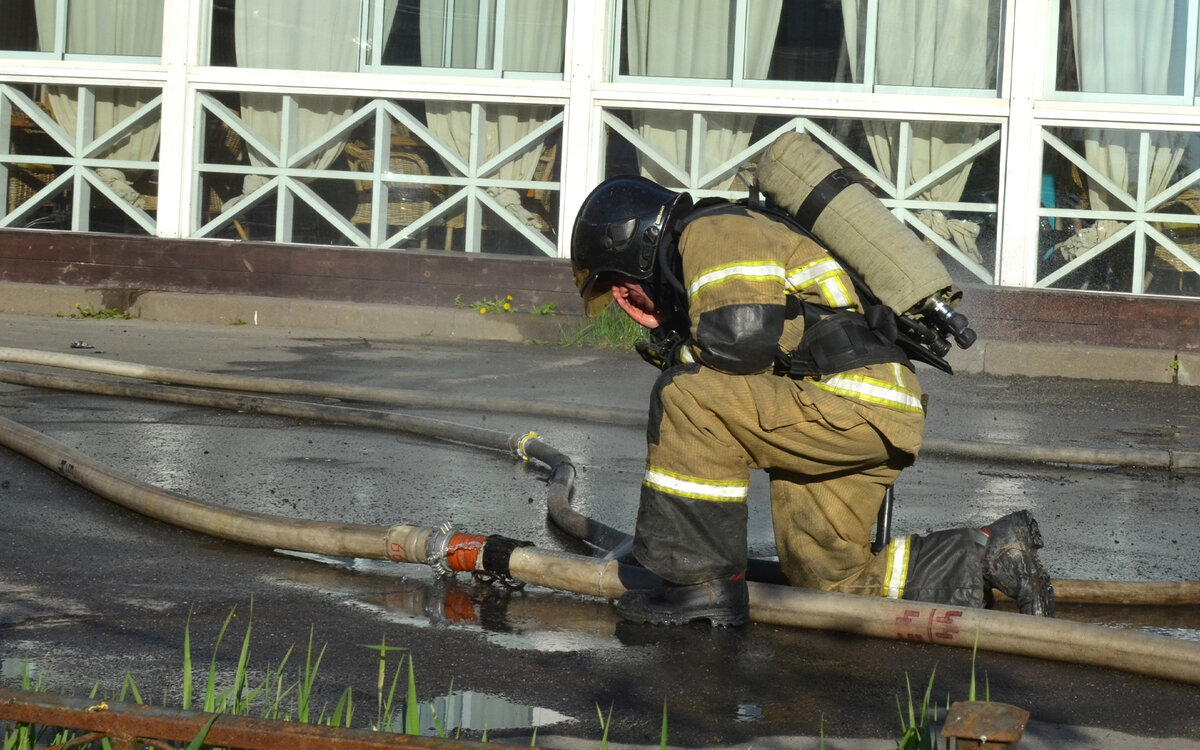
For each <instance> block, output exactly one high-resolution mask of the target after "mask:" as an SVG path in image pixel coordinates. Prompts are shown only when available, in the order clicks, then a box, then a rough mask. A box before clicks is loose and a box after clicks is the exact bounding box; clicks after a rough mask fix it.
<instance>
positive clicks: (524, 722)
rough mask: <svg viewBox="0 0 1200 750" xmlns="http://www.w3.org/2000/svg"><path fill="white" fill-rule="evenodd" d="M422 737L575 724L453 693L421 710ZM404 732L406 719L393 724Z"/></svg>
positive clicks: (556, 715)
mask: <svg viewBox="0 0 1200 750" xmlns="http://www.w3.org/2000/svg"><path fill="white" fill-rule="evenodd" d="M419 712H420V718H421V734H423V735H426V736H448V737H452V736H453V735H454V732H456V731H458V730H463V731H473V732H486V731H493V730H501V729H533V728H535V727H546V726H550V725H551V724H559V723H561V722H564V721H572V719H571V717H569V716H565V715H563V714H560V713H558V712H557V711H551V710H550V709H548V708H538V707H536V706H519V705H517V704H515V703H510V702H509V701H506V700H504V699H503V698H497V697H496V696H493V695H484V694H483V693H474V692H470V691H467V692H463V693H454V694H453V695H447V696H444V697H441V698H434V699H433V700H431V701H429V702H428V703H422V704H421V706H420V709H419ZM392 730H393V731H395V732H400V733H403V732H404V717H403V716H400V717H398V718H397V719H396V720H395V721H394V722H393V723H392Z"/></svg>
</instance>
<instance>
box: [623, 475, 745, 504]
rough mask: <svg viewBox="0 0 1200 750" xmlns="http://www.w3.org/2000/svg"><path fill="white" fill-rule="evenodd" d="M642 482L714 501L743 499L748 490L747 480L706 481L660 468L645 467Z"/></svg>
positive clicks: (655, 487) (684, 495) (668, 490)
mask: <svg viewBox="0 0 1200 750" xmlns="http://www.w3.org/2000/svg"><path fill="white" fill-rule="evenodd" d="M642 483H643V484H645V485H647V486H648V487H650V488H652V489H656V490H659V491H661V492H665V493H667V494H670V495H676V496H679V497H689V498H692V499H694V500H712V501H716V502H738V501H741V500H745V499H746V496H747V495H748V494H749V492H750V483H749V482H748V481H732V482H722V481H707V480H704V479H697V478H695V477H686V478H685V477H682V476H680V475H678V474H672V473H670V472H666V471H663V470H661V469H654V468H649V469H646V476H645V478H643V479H642Z"/></svg>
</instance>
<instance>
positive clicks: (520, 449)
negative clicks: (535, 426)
mask: <svg viewBox="0 0 1200 750" xmlns="http://www.w3.org/2000/svg"><path fill="white" fill-rule="evenodd" d="M538 437H539V435H538V434H537V433H536V432H527V433H525V434H524V435H522V436H521V438H520V439H519V440H517V447H516V451H515V452H516V454H517V455H518V456H520V457H521V459H522V460H523V461H528V460H529V458H530V456H529V454H528V453H527V452H526V451H525V446H526V445H528V444H529V441H530V440H537V439H538Z"/></svg>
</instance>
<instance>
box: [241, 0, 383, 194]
mask: <svg viewBox="0 0 1200 750" xmlns="http://www.w3.org/2000/svg"><path fill="white" fill-rule="evenodd" d="M360 7H361V2H360V0H237V4H236V5H235V6H234V19H233V20H234V50H235V54H236V55H237V64H238V67H242V68H282V69H293V70H321V71H343V72H352V71H355V70H357V69H358V59H359V49H360V46H359V23H360ZM239 98H240V102H241V118H242V120H243V121H245V123H246V124H247V125H248V126H250V128H251V129H252V130H253V131H254V132H255V133H257V134H258V136H259V137H260V138H262V139H263V140H264V141H265V142H267V143H268V144H269V145H271V146H272V147H274V148H279V145H280V134H281V130H282V127H283V99H282V97H281V96H280V95H279V94H271V93H259V92H243V93H242V94H240V97H239ZM296 101H297V108H298V112H297V116H296V120H295V122H294V123H293V125H294V136H293V138H294V143H293V144H292V151H293V152H294V151H296V150H299V149H303V148H304V147H306V146H307V145H309V144H311V143H313V142H314V141H316V140H318V139H320V138H322V137H323V136H324V135H325V134H326V133H328V132H329V131H330V130H333V129H334V128H335V127H337V126H338V125H339V124H341V123H342V122H343V121H344V120H345V119H346V118H347V117H350V116H351V115H352V114H353V113H354V111H355V110H356V109H357V108H358V105H359V103H360V102H359V101H358V99H356V98H353V97H346V96H299V97H296ZM345 145H346V138H345V137H342V138H338V139H335V140H334V141H332V142H331V143H330V144H329V145H328V146H327V147H326V148H325V149H323V150H322V151H320V152H319V153H318V154H317V155H316V156H314V157H313V158H312V159H311V160H309V161H307V162H305V163H304V164H302V165H299V166H301V167H302V168H305V169H325V168H326V167H328V166H329V165H330V164H331V163H332V162H333V160H334V159H336V158H337V156H338V154H340V153H341V152H342V148H343V147H344V146H345ZM247 152H248V154H249V157H250V163H251V164H253V165H255V166H264V165H271V164H272V162H271V160H270V159H268V158H266V157H264V155H262V154H260V153H259V152H258V151H257V150H256V149H254V148H253V147H252V145H251V144H247ZM267 181H268V179H267V178H266V177H263V176H262V175H247V176H246V177H245V178H244V179H243V182H242V194H241V195H239V196H237V197H235V198H233V199H232V200H229V201H227V202H226V203H225V205H224V206H223V209H227V208H229V207H230V206H232V205H233V204H235V203H237V202H239V201H240V200H242V199H243V198H244V197H245V196H247V195H250V194H251V193H253V192H254V191H255V190H257V189H258V188H260V187H262V186H263V185H264V184H266V183H267Z"/></svg>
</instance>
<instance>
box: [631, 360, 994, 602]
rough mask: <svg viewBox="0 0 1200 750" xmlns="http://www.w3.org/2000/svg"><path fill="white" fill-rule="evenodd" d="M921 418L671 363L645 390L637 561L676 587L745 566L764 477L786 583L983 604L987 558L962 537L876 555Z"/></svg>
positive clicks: (962, 532) (916, 541)
mask: <svg viewBox="0 0 1200 750" xmlns="http://www.w3.org/2000/svg"><path fill="white" fill-rule="evenodd" d="M923 424H924V414H923V412H919V411H918V412H912V411H909V412H902V411H898V410H896V409H893V408H889V407H887V406H882V405H877V404H867V403H859V402H857V400H852V399H849V398H844V397H842V396H839V395H835V394H833V393H830V392H828V391H826V390H822V389H821V387H820V386H818V385H815V384H813V383H812V382H811V381H807V380H795V379H791V378H787V377H780V376H776V375H772V374H769V373H763V374H758V375H748V376H747V375H730V374H725V373H721V372H718V371H716V370H712V369H710V368H705V367H700V366H697V365H683V366H679V367H675V368H672V369H669V370H667V371H665V372H664V373H663V375H662V376H661V377H660V378H659V380H658V382H657V383H656V384H655V387H654V391H653V393H652V396H651V405H650V416H649V421H648V425H647V444H648V450H647V459H646V474H645V477H644V479H643V482H642V488H641V498H640V503H639V508H638V519H637V527H636V533H635V536H634V554H635V556H636V557H637V559H638V561H639V562H640V563H641V564H642V565H644V566H645V567H646V568H648V569H649V570H651V571H652V572H654V573H656V574H657V575H659V576H660V577H662V578H663V579H665V580H667V581H669V582H671V583H676V584H693V583H700V582H703V581H708V580H712V579H714V578H720V577H728V576H733V575H736V574H738V573H741V572H743V571H745V569H746V562H747V552H746V519H747V506H746V503H747V497H748V490H749V480H750V475H749V473H750V470H751V469H762V470H764V471H766V472H767V474H768V476H769V478H770V485H771V514H772V522H773V526H774V534H775V542H776V549H777V550H778V554H779V559H780V564H781V567H782V569H783V572H784V574H785V575H786V576H787V578H788V580H789V582H790V583H791V584H792V585H794V586H803V587H806V588H814V589H820V590H825V591H839V592H844V593H853V594H865V595H873V596H888V597H891V598H906V599H919V600H922V601H930V602H941V603H947V604H954V605H959V606H983V599H982V596H983V589H982V586H983V583H982V565H981V562H980V552H979V548H977V547H976V544H975V541H974V538H973V537H972V534H971V532H970V531H968V530H966V529H955V530H950V531H941V532H934V533H931V534H928V535H926V536H921V537H917V536H906V537H900V538H897V539H893V540H892V542H891V543H890V544H889V545H888V548H887V549H886V550H884V551H882V552H880V553H878V554H873V553H872V552H871V541H872V536H873V532H874V526H875V521H876V518H877V514H878V511H879V505H880V503H881V501H882V498H883V496H884V493H885V491H886V489H887V488H888V487H889V486H891V484H892V483H893V482H895V481H896V478H897V477H898V476H899V474H900V471H901V470H902V469H903V468H905V467H906V466H908V465H910V464H911V463H912V462H913V460H914V459H915V456H916V452H917V450H918V449H919V447H920V434H921V430H922V428H923Z"/></svg>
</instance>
